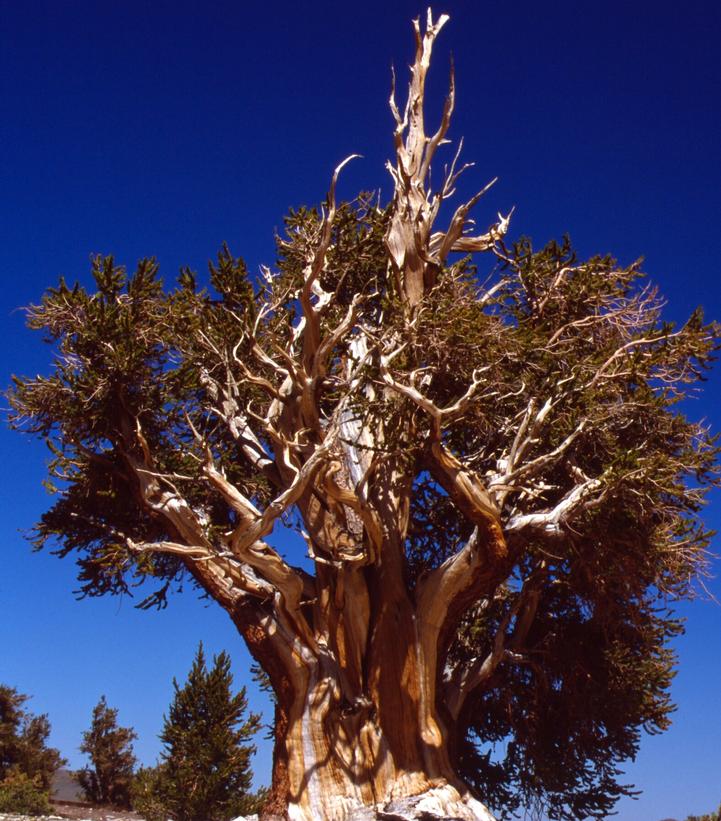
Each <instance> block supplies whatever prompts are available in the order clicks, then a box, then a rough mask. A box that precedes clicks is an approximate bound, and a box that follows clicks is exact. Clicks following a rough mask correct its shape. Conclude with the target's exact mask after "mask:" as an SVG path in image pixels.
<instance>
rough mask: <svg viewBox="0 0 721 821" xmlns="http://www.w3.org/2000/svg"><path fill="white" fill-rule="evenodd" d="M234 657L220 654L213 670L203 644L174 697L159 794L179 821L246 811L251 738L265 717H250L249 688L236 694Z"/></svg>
mask: <svg viewBox="0 0 721 821" xmlns="http://www.w3.org/2000/svg"><path fill="white" fill-rule="evenodd" d="M232 684H233V675H232V673H231V672H230V658H229V657H228V655H227V654H226V653H224V652H223V653H220V654H219V655H218V656H215V657H214V659H213V667H212V668H211V669H210V670H208V669H207V668H206V664H205V656H204V654H203V645H202V644H201V645H200V646H199V647H198V652H197V654H196V656H195V659H194V661H193V666H192V668H191V670H190V674H189V676H188V680H187V682H186V683H185V684H184V685H183V686H182V687H180V686H179V685H178V683H177V681H175V680H174V681H173V686H174V688H175V697H174V699H173V703H172V704H171V706H170V711H169V713H168V715H167V716H166V718H165V722H164V727H163V732H162V734H161V736H160V739H161V741H162V742H163V744H164V745H165V749H164V751H163V753H162V756H161V757H162V759H163V761H162V764H161V765H160V768H159V769H160V773H161V775H160V778H159V789H160V792H161V795H162V800H163V803H164V805H165V806H166V808H167V810H168V813H169V815H170V816H171V817H172V818H173V819H175V821H227V819H229V818H233V817H234V816H235V815H238V814H240V813H241V812H243V811H244V810H245V808H246V807H247V803H248V791H249V789H250V784H251V780H252V775H253V774H252V771H251V768H250V757H251V755H252V754H253V753H254V752H255V747H253V745H251V744H249V743H248V742H249V739H250V738H251V737H252V736H253V735H254V734H255V733H256V732H257V730H258V728H259V727H260V716H258V715H255V714H254V713H251V714H250V716H249V717H248V718H245V714H246V710H247V707H248V702H247V699H246V695H245V688H242V689H241V690H240V692H239V693H237V694H235V695H233V693H232V689H231V688H232Z"/></svg>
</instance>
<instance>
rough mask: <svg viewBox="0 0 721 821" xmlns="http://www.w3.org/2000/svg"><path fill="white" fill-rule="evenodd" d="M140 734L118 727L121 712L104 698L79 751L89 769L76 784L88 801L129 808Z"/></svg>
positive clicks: (94, 712)
mask: <svg viewBox="0 0 721 821" xmlns="http://www.w3.org/2000/svg"><path fill="white" fill-rule="evenodd" d="M136 738H137V734H136V733H135V731H134V730H132V729H131V728H129V727H119V726H118V711H117V710H116V709H114V708H113V707H108V704H107V702H106V700H105V696H101V698H100V701H99V702H98V703H97V704H96V705H95V707H94V709H93V719H92V724H91V726H90V729H89V730H86V731H85V732H84V733H83V743H82V744H81V745H80V751H81V752H83V753H85V754H86V755H87V756H88V757H89V758H90V763H91V766H90V767H84V768H83V769H82V770H79V771H78V773H77V780H78V783H79V784H80V786H81V787H82V789H83V792H84V793H85V796H86V798H87V800H88V801H91V802H92V803H93V804H110V805H113V806H115V807H123V808H129V807H130V785H131V783H132V781H133V768H134V767H135V756H134V755H133V741H134V739H136Z"/></svg>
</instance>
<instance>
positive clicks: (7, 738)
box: [0, 684, 65, 792]
mask: <svg viewBox="0 0 721 821" xmlns="http://www.w3.org/2000/svg"><path fill="white" fill-rule="evenodd" d="M28 698H29V697H28V696H26V695H23V694H22V693H18V691H17V690H16V689H15V688H14V687H8V686H6V685H4V684H1V685H0V782H2V781H4V780H6V779H7V778H8V777H10V776H11V775H17V774H18V773H22V774H24V775H26V776H27V777H28V778H30V779H32V780H34V781H35V782H36V783H37V784H38V785H39V786H40V787H41V789H43V790H44V791H46V792H47V791H49V789H50V783H51V781H52V778H53V775H54V774H55V771H56V770H57V769H58V768H59V767H61V766H62V765H63V764H64V763H65V759H64V758H62V756H61V755H60V752H59V751H58V750H56V749H55V748H53V747H48V744H47V740H48V736H49V735H50V722H49V721H48V717H47V716H46V715H39V716H36V715H33V714H32V713H31V712H29V711H28V710H26V709H24V707H23V705H24V704H25V702H26V701H27V700H28Z"/></svg>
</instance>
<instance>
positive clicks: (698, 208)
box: [0, 0, 721, 821]
mask: <svg viewBox="0 0 721 821" xmlns="http://www.w3.org/2000/svg"><path fill="white" fill-rule="evenodd" d="M419 11H422V7H421V6H419V5H417V4H415V3H411V2H405V0H404V1H403V2H393V3H381V2H378V0H367V2H364V3H358V4H337V3H331V2H325V0H323V1H321V0H318V1H317V2H314V3H307V4H305V3H295V2H293V3H291V2H284V1H281V0H276V2H269V3H248V2H241V1H240V0H236V2H226V0H215V2H212V3H201V2H186V1H185V0H180V2H178V0H175V2H165V1H164V0H153V2H139V0H126V1H125V2H123V3H120V2H99V3H98V2H89V0H52V1H50V0H48V1H45V0H31V1H30V2H22V1H21V0H0V203H1V204H0V277H1V278H2V280H1V281H2V288H1V289H0V317H2V322H3V329H4V335H3V343H4V344H3V345H2V349H1V350H0V368H1V374H0V383H1V384H2V385H6V384H8V382H9V380H10V374H11V373H20V374H26V375H28V374H34V373H37V372H43V371H44V370H45V369H46V368H47V362H48V351H47V350H46V349H45V348H44V347H43V345H42V343H41V341H40V339H39V338H36V336H35V335H32V334H30V333H29V332H28V331H26V330H25V329H24V326H23V314H22V311H21V310H19V308H20V307H21V306H23V305H26V304H28V303H29V302H31V301H33V300H37V299H38V298H39V297H40V295H41V293H42V291H43V290H44V288H45V287H46V286H48V285H50V284H52V283H54V282H55V281H56V280H57V277H58V276H59V275H60V274H63V275H65V276H66V277H67V278H69V279H71V280H72V279H75V278H80V279H81V280H83V281H87V280H88V271H89V257H90V255H91V254H92V253H94V252H107V253H114V254H115V255H116V257H117V258H118V259H119V260H120V261H122V262H123V263H125V264H127V265H128V266H133V265H134V264H135V262H136V261H137V259H138V258H139V257H141V256H146V255H156V256H157V257H158V259H159V261H160V263H161V268H162V270H163V271H164V272H165V275H166V277H167V278H168V280H172V279H173V278H174V276H175V274H176V273H177V270H178V268H179V267H180V266H181V265H185V264H187V265H190V266H192V267H194V268H196V269H203V268H204V266H205V263H206V260H207V259H208V257H210V256H212V255H214V253H215V252H216V251H217V249H218V247H219V245H220V244H221V242H223V241H224V240H227V241H228V242H229V243H230V246H231V249H232V250H233V251H234V252H235V253H236V254H242V255H244V256H245V258H246V260H247V262H248V264H249V266H250V268H251V270H257V269H258V266H259V264H260V263H262V262H269V263H271V264H272V262H273V259H274V246H273V232H274V229H275V228H276V227H278V226H280V225H281V223H282V217H283V214H284V213H285V211H286V209H287V208H288V206H290V205H299V204H314V203H316V202H318V201H320V200H321V199H322V197H323V196H324V193H325V190H326V188H327V184H328V180H329V177H330V173H331V171H332V169H333V167H334V166H335V165H336V164H337V163H338V162H339V161H340V160H341V159H342V158H343V157H345V156H347V155H348V154H351V153H360V154H363V156H364V159H363V160H362V161H356V162H355V163H353V164H352V165H351V166H350V167H349V168H348V169H347V171H346V172H344V176H343V178H342V181H341V185H340V195H341V196H343V195H346V196H351V195H352V194H353V193H355V192H356V191H357V190H358V189H376V188H378V187H380V188H381V189H382V192H383V193H384V194H385V195H386V196H387V195H388V193H389V191H390V181H389V178H388V176H387V174H386V172H385V171H384V168H383V163H384V161H385V159H386V158H388V157H389V156H390V153H391V150H392V143H391V119H390V115H389V112H388V109H387V97H388V90H389V76H390V71H389V69H390V65H391V63H395V65H396V67H397V69H398V75H399V86H400V85H402V83H403V81H404V78H405V76H406V74H405V71H406V69H405V67H406V65H407V64H408V63H409V61H410V59H411V54H412V36H411V29H410V25H409V21H410V19H411V18H412V17H413V16H415V15H416V14H418V13H419ZM435 11H436V12H440V11H448V12H449V13H450V14H451V22H450V23H449V25H448V26H447V28H446V29H445V31H444V33H443V35H442V36H441V38H440V40H439V43H438V49H437V54H436V57H435V61H434V67H433V73H432V75H431V78H430V85H429V88H430V95H431V99H432V101H433V106H432V108H434V110H436V111H437V110H438V108H439V106H440V103H441V99H442V96H441V95H442V91H443V88H444V86H445V82H446V78H447V69H448V64H449V54H450V52H451V51H452V52H453V55H454V58H455V64H456V75H457V86H458V95H457V105H458V113H457V116H456V118H455V121H454V125H453V126H452V130H451V135H450V136H451V137H453V138H455V139H457V138H458V137H460V136H464V137H465V158H466V160H474V161H475V162H476V166H475V168H474V169H473V171H472V172H470V173H469V174H467V176H466V179H465V185H466V186H467V188H466V189H464V190H463V191H461V192H460V193H461V194H464V193H468V192H469V191H470V189H471V188H480V187H481V186H482V185H483V184H485V183H486V182H487V181H488V180H489V179H490V178H492V177H494V176H498V177H499V178H500V181H499V183H498V184H497V185H496V187H495V188H494V189H493V191H492V192H491V193H490V194H489V195H488V196H487V197H486V199H485V200H483V201H482V202H481V203H480V205H479V206H478V208H477V212H476V214H477V219H478V222H479V224H480V225H481V226H486V225H488V224H490V223H491V222H492V221H493V219H494V217H495V213H496V211H498V210H502V211H503V212H504V213H506V212H507V210H508V209H509V208H510V207H511V206H512V205H516V212H515V215H514V218H513V221H512V223H511V235H512V236H518V235H519V234H522V233H524V234H529V235H530V236H532V237H533V238H534V240H535V241H536V243H537V244H539V245H540V244H542V243H544V242H545V241H546V240H547V239H549V238H551V237H558V236H560V235H561V234H563V233H564V232H568V233H570V235H571V237H572V238H573V240H574V242H575V243H576V245H577V247H578V248H579V249H580V251H581V253H583V254H589V255H590V254H592V253H595V252H607V251H611V252H613V253H615V254H616V255H617V256H618V258H619V259H620V260H621V261H622V262H624V263H628V262H631V261H632V260H634V259H636V258H637V257H639V256H642V255H643V256H645V258H646V263H645V269H646V271H647V272H648V273H649V274H650V275H651V277H652V278H653V279H654V280H655V281H656V282H657V283H658V284H659V285H660V286H661V288H662V290H663V291H664V293H665V294H666V295H667V297H668V300H669V305H668V316H669V317H670V318H677V319H681V318H683V317H684V316H685V315H687V314H688V313H689V312H690V311H691V310H692V309H693V308H694V307H696V305H698V304H702V305H704V306H705V308H706V312H707V315H708V316H709V317H714V318H717V319H721V285H720V284H719V282H720V277H721V232H720V231H719V221H720V220H721V153H720V151H719V146H721V59H720V55H719V38H720V36H721V5H719V4H715V3H711V2H708V0H707V2H694V0H691V2H686V3H683V4H681V3H674V4H670V3H664V2H653V3H651V2H633V0H627V2H618V1H617V0H608V2H593V3H590V2H583V1H582V0H580V1H578V2H573V3H571V2H552V3H551V2H547V3H539V2H530V0H517V2H514V3H505V4H503V3H497V2H482V3H481V2H466V3H462V2H457V0H449V2H447V3H446V4H445V7H444V8H441V7H440V6H439V7H437V8H436V9H435ZM720 406H721V369H720V372H718V373H716V374H715V375H713V376H712V378H711V380H710V381H709V383H708V385H707V390H706V392H705V395H704V396H703V398H701V399H699V400H697V401H695V402H693V403H691V404H689V406H688V410H689V413H690V414H692V415H694V416H695V417H706V418H707V419H708V420H709V421H710V422H711V424H712V426H713V427H714V428H715V430H717V431H721V410H719V407H720ZM0 438H1V444H0V447H1V448H2V451H1V452H2V470H0V494H1V497H0V510H1V511H2V512H1V514H0V524H1V526H2V555H3V560H2V563H1V564H0V568H1V569H0V608H1V612H2V617H1V618H0V682H5V683H8V684H11V685H13V686H16V687H18V688H19V689H20V690H21V691H23V692H26V693H30V694H32V695H33V699H32V702H31V707H32V708H33V709H34V710H36V711H38V712H48V713H49V715H50V719H51V722H52V725H53V735H52V741H53V742H54V744H55V745H56V746H58V747H60V748H61V750H62V752H63V753H64V755H66V756H67V757H68V758H69V759H70V763H71V765H73V766H78V765H80V763H81V758H80V756H79V753H78V751H77V747H78V744H79V743H80V733H81V731H82V730H83V729H84V728H85V727H86V726H87V724H88V723H89V719H90V713H91V710H92V707H93V705H94V704H95V703H96V702H97V700H98V698H99V696H100V695H101V694H102V693H105V694H106V695H107V698H108V701H109V703H110V704H111V705H113V706H116V707H118V708H119V710H120V720H121V722H124V723H127V724H131V725H133V726H135V728H136V729H137V731H138V733H139V735H140V740H139V741H138V743H137V745H136V749H137V753H138V755H139V757H140V758H141V760H142V761H143V762H145V763H152V762H153V761H154V759H155V756H156V755H157V752H158V748H159V744H158V741H157V738H156V736H157V733H158V731H159V729H160V726H161V722H162V714H163V711H164V710H166V709H167V705H168V702H169V700H170V697H171V694H172V686H171V680H172V677H173V676H177V677H178V678H181V679H182V678H184V676H185V674H186V672H187V670H188V668H189V666H190V663H191V659H192V656H193V653H194V651H195V648H196V646H197V643H198V641H199V640H200V639H202V640H203V641H204V643H205V645H206V649H208V650H209V651H210V652H217V651H218V650H220V649H227V650H228V651H229V652H230V653H231V655H232V657H233V660H234V670H235V674H236V680H237V682H238V683H242V682H243V681H246V680H248V678H249V676H248V667H249V664H250V661H249V658H248V656H247V654H246V653H245V651H244V649H243V648H242V646H241V642H240V640H239V639H238V637H237V636H236V634H234V631H233V629H232V626H231V625H230V623H229V621H228V620H227V619H226V618H225V617H224V616H223V614H222V613H221V612H220V611H219V609H217V608H215V607H213V606H212V605H210V606H209V605H206V604H205V603H204V602H201V601H198V600H197V599H196V598H195V597H194V596H193V594H192V593H187V594H185V595H183V596H179V597H177V598H176V599H175V600H173V601H172V602H171V606H170V607H169V608H168V610H166V611H165V612H163V613H159V614H156V613H142V612H138V611H136V610H134V609H133V602H132V601H130V600H125V601H120V600H117V599H108V600H98V599H95V600H85V601H82V602H77V601H76V600H75V599H74V598H73V595H72V590H73V588H74V572H73V566H72V564H71V563H70V562H69V561H68V560H66V561H65V562H61V561H59V560H57V559H55V558H53V557H52V556H50V555H46V554H37V555H34V554H31V552H30V550H29V548H28V545H27V543H26V542H25V541H24V540H23V538H22V536H21V534H20V530H22V529H27V528H29V527H31V526H32V524H33V522H34V520H35V518H36V517H37V516H38V514H39V513H40V512H41V511H42V510H43V508H44V506H46V505H47V504H48V502H49V500H48V498H47V497H46V496H45V494H44V491H43V490H42V488H41V487H40V480H41V479H42V477H43V475H44V462H45V460H46V458H47V451H46V450H45V448H44V446H43V445H42V444H38V443H35V442H31V441H30V440H24V439H23V438H22V437H20V436H18V435H17V434H11V433H10V432H8V431H7V430H5V429H0ZM707 519H708V522H709V524H710V525H711V526H714V525H716V526H717V527H718V526H719V525H721V494H716V495H715V496H714V497H712V499H711V506H710V508H709V511H708V514H707ZM276 538H277V539H278V540H279V541H281V542H282V539H283V538H284V537H283V536H282V534H278V535H276ZM717 550H718V547H717ZM718 569H719V564H718V563H717V564H716V570H717V571H718ZM709 587H710V590H711V591H715V593H716V594H717V595H718V596H719V598H721V584H720V583H719V581H718V580H717V579H712V580H711V581H710V584H709ZM681 612H682V613H683V614H684V615H685V616H686V617H687V619H688V632H687V635H686V636H685V637H684V638H682V639H681V640H679V641H678V643H677V647H678V651H679V655H680V672H679V674H678V676H677V678H676V681H675V684H674V691H673V692H674V696H675V699H676V701H677V702H678V705H679V709H678V712H677V713H676V718H675V723H674V727H673V729H672V730H671V731H670V732H668V733H667V734H665V735H663V736H660V737H654V738H645V739H644V741H643V744H642V747H641V752H640V754H639V756H638V759H637V761H636V762H635V763H634V764H631V765H630V766H629V767H628V771H627V772H628V779H629V780H630V781H632V782H634V783H635V784H636V785H637V786H638V787H639V788H640V789H642V790H643V794H642V796H641V797H640V799H639V800H637V801H634V802H632V801H624V802H622V803H621V804H620V805H619V818H620V819H621V821H660V819H662V818H669V817H674V818H681V819H683V818H685V817H686V814H687V813H690V812H697V813H700V812H705V811H709V810H710V809H712V808H713V807H715V806H717V804H718V802H719V801H721V685H720V684H719V682H721V607H720V606H719V605H717V604H714V603H712V602H710V601H708V600H699V601H696V602H694V603H693V604H691V605H684V606H683V607H682V608H681ZM253 703H254V704H255V705H257V707H258V708H260V709H266V710H267V704H265V703H264V702H263V701H262V699H261V698H260V697H258V696H256V695H253ZM267 718H268V719H269V718H270V714H269V713H267ZM255 769H256V772H257V775H258V779H259V781H260V782H263V781H264V780H266V779H267V777H268V773H269V750H268V747H267V745H264V746H263V749H262V750H261V753H260V754H259V756H258V757H257V759H256V763H255Z"/></svg>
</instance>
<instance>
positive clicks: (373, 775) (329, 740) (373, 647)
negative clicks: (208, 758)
mask: <svg viewBox="0 0 721 821" xmlns="http://www.w3.org/2000/svg"><path fill="white" fill-rule="evenodd" d="M372 575H378V576H381V578H377V579H376V581H375V584H374V585H372V586H371V587H372V588H375V587H376V585H377V587H378V590H379V591H380V590H383V579H382V574H375V573H374V574H372ZM348 583H350V585H351V587H352V585H353V582H352V581H350V580H348V581H347V582H346V583H345V584H348ZM336 592H338V591H336ZM371 601H372V603H374V604H376V605H377V607H373V608H372V610H373V615H372V617H371V626H370V634H369V636H368V642H367V647H366V652H365V654H364V656H363V658H362V659H361V665H360V667H358V666H356V665H354V664H348V665H339V663H338V658H342V657H343V656H342V650H341V646H342V645H343V644H345V645H346V646H350V645H353V644H354V643H358V642H359V641H360V637H358V636H354V635H353V627H352V626H351V625H350V624H349V623H345V624H343V625H342V627H338V626H337V625H336V627H335V631H334V634H333V635H331V634H326V635H323V636H320V635H319V636H317V646H318V652H317V653H312V652H310V651H309V650H308V649H307V648H302V649H301V648H300V647H299V646H298V650H297V652H295V653H293V652H289V653H288V654H287V655H286V658H285V664H286V665H287V666H288V668H289V670H290V672H289V674H286V673H285V672H283V671H281V670H280V669H279V668H276V669H275V670H274V672H273V673H271V679H272V680H273V683H274V688H275V692H276V697H277V706H276V722H275V735H276V738H275V740H276V751H275V760H274V771H273V785H272V790H271V796H270V799H269V802H268V804H267V805H266V807H265V810H264V812H263V814H262V816H261V817H262V818H265V819H274V818H289V819H291V821H295V819H298V820H299V821H300V820H301V819H302V821H311V820H312V821H315V820H316V819H327V820H328V821H345V819H349V818H351V817H352V816H353V813H354V812H357V811H358V810H359V809H360V808H363V807H378V808H380V807H383V806H384V805H385V804H386V803H387V802H390V801H393V800H397V799H401V798H407V797H410V796H417V795H420V794H423V793H426V792H428V791H430V790H435V791H436V794H437V800H438V801H441V802H442V801H447V802H448V806H449V807H450V806H451V803H453V802H456V803H460V804H463V803H464V802H465V804H467V807H468V812H472V813H475V814H474V815H470V816H469V817H477V818H481V819H484V818H489V817H490V816H489V815H487V814H486V812H485V810H484V809H479V807H481V805H479V804H477V802H474V801H473V800H472V799H471V798H470V796H469V795H468V791H467V789H466V788H465V786H464V785H463V783H462V782H461V781H460V780H459V778H458V777H457V775H456V774H455V772H454V769H453V766H452V763H451V761H450V760H449V756H448V749H449V738H448V730H447V728H446V727H445V726H444V723H443V721H442V719H441V717H440V712H439V709H438V705H437V697H436V688H435V686H434V684H435V681H436V678H437V670H436V669H435V667H434V665H433V662H434V661H435V660H436V659H435V658H433V659H431V658H428V653H427V647H426V646H424V642H423V641H422V640H421V637H420V634H419V629H418V624H419V618H418V614H417V612H416V609H415V606H414V604H413V603H412V602H411V601H410V598H409V597H408V596H407V595H396V596H394V597H392V598H389V597H388V595H387V592H386V593H383V594H381V593H380V592H377V593H376V594H375V595H374V591H373V589H372V591H371ZM317 606H320V605H317ZM339 609H340V610H341V611H342V608H339ZM335 612H336V614H337V613H338V610H335ZM338 621H342V617H339V618H338ZM243 632H244V635H245V636H246V639H250V640H251V641H252V635H251V636H249V635H248V633H249V631H248V629H247V627H246V628H245V629H244V630H243ZM250 632H251V633H252V632H253V631H252V630H251V631H250ZM339 637H342V638H340V640H339ZM264 644H266V645H267V636H265V635H264V636H263V637H262V638H260V640H259V641H257V642H256V645H255V646H253V645H252V644H251V649H252V650H253V651H254V652H255V653H256V655H257V656H258V657H259V658H262V661H263V663H264V665H265V666H266V669H268V668H269V667H270V669H271V670H273V666H272V664H273V662H272V659H271V658H270V657H271V656H272V655H273V654H272V651H271V652H269V650H270V648H269V647H268V646H263V645H264ZM269 662H270V664H269ZM439 806H440V805H439ZM474 808H475V809H474Z"/></svg>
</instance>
